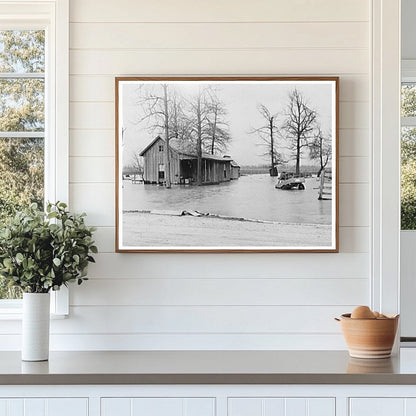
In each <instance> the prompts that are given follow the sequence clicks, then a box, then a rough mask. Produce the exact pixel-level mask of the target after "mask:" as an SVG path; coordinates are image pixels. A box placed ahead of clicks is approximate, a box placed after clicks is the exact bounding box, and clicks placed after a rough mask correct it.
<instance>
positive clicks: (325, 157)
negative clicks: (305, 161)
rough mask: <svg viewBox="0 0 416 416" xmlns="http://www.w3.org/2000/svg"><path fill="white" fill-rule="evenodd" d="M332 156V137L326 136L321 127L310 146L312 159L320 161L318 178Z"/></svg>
mask: <svg viewBox="0 0 416 416" xmlns="http://www.w3.org/2000/svg"><path fill="white" fill-rule="evenodd" d="M331 156H332V145H331V137H330V136H329V137H328V136H325V135H324V134H323V132H322V130H321V128H320V127H318V128H317V130H316V133H315V137H314V140H313V142H312V143H311V146H310V157H311V159H319V163H320V167H319V171H318V175H317V176H318V178H319V177H320V176H321V172H322V170H323V169H325V167H326V166H327V164H328V162H329V161H330V159H331Z"/></svg>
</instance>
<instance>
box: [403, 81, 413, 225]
mask: <svg viewBox="0 0 416 416" xmlns="http://www.w3.org/2000/svg"><path fill="white" fill-rule="evenodd" d="M401 96H402V100H401V116H402V119H401V229H402V230H415V229H416V181H415V179H416V80H415V81H413V82H409V81H406V82H403V83H402V88H401Z"/></svg>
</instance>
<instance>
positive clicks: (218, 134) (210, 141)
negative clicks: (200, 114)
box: [206, 92, 231, 155]
mask: <svg viewBox="0 0 416 416" xmlns="http://www.w3.org/2000/svg"><path fill="white" fill-rule="evenodd" d="M208 105H209V113H208V132H207V136H208V137H207V145H206V148H207V150H208V152H209V153H211V154H212V155H213V154H214V153H219V152H223V151H224V150H226V149H227V145H228V143H229V142H230V141H231V135H230V132H229V124H228V122H227V121H226V116H227V110H226V108H225V105H224V103H223V102H222V101H221V100H220V99H219V98H218V97H217V95H216V94H215V92H213V93H212V94H210V102H209V104H208Z"/></svg>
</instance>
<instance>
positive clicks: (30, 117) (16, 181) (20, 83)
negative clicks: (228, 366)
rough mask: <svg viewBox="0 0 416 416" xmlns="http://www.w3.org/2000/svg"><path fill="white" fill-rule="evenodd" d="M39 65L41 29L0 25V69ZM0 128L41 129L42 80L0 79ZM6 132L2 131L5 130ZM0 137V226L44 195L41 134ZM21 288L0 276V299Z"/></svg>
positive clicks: (39, 68) (40, 68)
mask: <svg viewBox="0 0 416 416" xmlns="http://www.w3.org/2000/svg"><path fill="white" fill-rule="evenodd" d="M44 71H45V32H44V31H43V30H40V31H10V30H4V31H2V30H0V73H8V74H14V73H18V74H25V73H43V72H44ZM0 91H1V94H0V132H2V133H3V136H5V134H4V133H7V132H43V131H44V124H45V123H44V117H45V116H44V99H45V94H44V80H43V79H42V78H33V77H32V78H30V77H28V78H18V77H17V78H13V77H12V76H8V77H7V78H2V79H0ZM6 136H7V134H6ZM12 136H13V135H12V134H11V137H1V138H0V227H1V228H2V225H3V226H4V223H5V221H6V220H7V219H8V218H10V217H12V216H14V214H15V212H17V211H20V210H21V209H22V208H24V207H27V206H29V205H30V204H31V203H37V204H38V205H39V206H43V199H44V139H43V138H42V137H41V138H39V137H34V138H26V137H24V138H20V137H12ZM19 297H21V292H20V291H19V290H18V289H16V288H9V287H8V286H7V284H6V283H5V281H4V280H2V279H0V299H2V298H3V299H4V298H9V299H10V298H11V299H13V298H19Z"/></svg>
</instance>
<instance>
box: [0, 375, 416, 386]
mask: <svg viewBox="0 0 416 416" xmlns="http://www.w3.org/2000/svg"><path fill="white" fill-rule="evenodd" d="M123 384H124V385H126V384H131V385H135V384H153V385H162V384H355V385H358V384H373V385H416V374H388V373H386V374H380V373H379V374H8V375H0V385H3V386H4V385H8V386H10V385H123Z"/></svg>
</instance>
